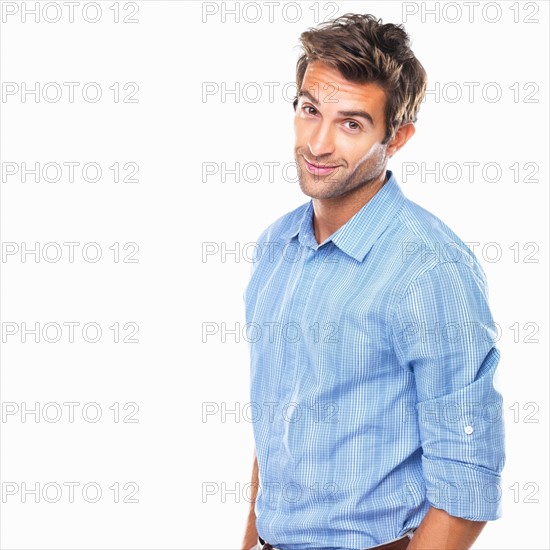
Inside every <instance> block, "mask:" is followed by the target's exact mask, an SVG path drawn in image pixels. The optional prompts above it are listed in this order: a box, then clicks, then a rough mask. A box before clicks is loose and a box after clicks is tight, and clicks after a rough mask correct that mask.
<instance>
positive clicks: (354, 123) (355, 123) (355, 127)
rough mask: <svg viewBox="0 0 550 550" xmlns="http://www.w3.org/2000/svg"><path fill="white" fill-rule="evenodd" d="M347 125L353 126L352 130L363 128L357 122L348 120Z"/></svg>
mask: <svg viewBox="0 0 550 550" xmlns="http://www.w3.org/2000/svg"><path fill="white" fill-rule="evenodd" d="M345 124H351V125H352V126H351V127H350V130H360V129H361V126H360V125H359V124H357V122H355V120H348V121H346V123H345Z"/></svg>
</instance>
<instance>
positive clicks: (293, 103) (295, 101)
mask: <svg viewBox="0 0 550 550" xmlns="http://www.w3.org/2000/svg"><path fill="white" fill-rule="evenodd" d="M292 105H293V106H294V110H296V105H298V98H297V97H295V98H294V101H293V102H292Z"/></svg>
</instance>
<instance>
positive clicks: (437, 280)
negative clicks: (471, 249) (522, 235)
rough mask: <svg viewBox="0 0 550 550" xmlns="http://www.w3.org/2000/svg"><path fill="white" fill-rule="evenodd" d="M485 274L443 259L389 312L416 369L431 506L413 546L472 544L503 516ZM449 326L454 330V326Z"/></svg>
mask: <svg viewBox="0 0 550 550" xmlns="http://www.w3.org/2000/svg"><path fill="white" fill-rule="evenodd" d="M494 325H495V323H494V322H493V319H492V316H491V313H490V310H489V307H488V303H487V293H486V287H485V283H484V280H483V278H482V277H481V276H480V275H478V274H476V273H475V272H474V267H473V266H470V265H469V264H467V263H465V262H441V263H438V264H436V265H435V266H433V267H431V268H430V269H429V270H427V271H425V272H424V273H423V274H422V275H420V276H419V277H417V278H416V280H415V281H414V282H413V283H412V284H411V285H410V286H409V288H408V290H407V292H406V293H405V294H404V296H403V297H402V299H401V301H400V303H399V305H398V307H397V309H396V313H395V316H394V319H393V328H394V338H393V343H394V346H395V348H394V349H395V350H396V353H397V355H398V358H399V361H400V363H401V365H402V366H403V368H406V369H407V370H408V371H409V372H411V373H412V374H413V376H414V381H415V387H416V405H415V408H416V413H417V414H416V418H417V421H418V430H419V436H420V444H421V447H422V459H421V460H422V472H423V477H424V486H421V485H420V486H418V487H411V489H413V490H414V491H415V492H416V498H418V497H419V496H421V495H422V493H424V494H425V497H426V499H427V500H428V502H429V504H430V506H431V508H430V509H429V512H428V514H427V515H426V517H425V519H424V520H423V521H422V523H421V524H420V526H419V528H418V530H417V532H416V534H415V536H414V538H413V541H414V544H413V543H412V542H411V545H410V548H411V549H412V550H420V549H422V550H424V549H428V548H429V549H430V550H432V549H433V550H435V549H437V550H442V549H450V548H452V549H453V550H454V549H463V548H469V547H470V545H471V544H472V543H473V541H474V540H475V538H476V537H477V536H478V534H479V533H480V532H481V530H482V528H483V526H484V524H485V522H486V521H492V520H495V519H497V518H499V517H500V514H501V511H500V495H501V493H502V492H501V488H500V482H501V480H500V472H501V471H502V468H503V465H504V461H505V453H504V425H503V419H502V414H501V411H502V396H501V395H500V393H499V392H498V391H497V390H496V389H495V387H494V385H493V376H494V373H495V369H496V367H497V364H498V362H499V358H500V353H499V351H498V349H497V348H496V347H495V345H494V342H495V331H494V330H493V329H492V327H494ZM449 328H452V329H453V330H452V332H448V329H449Z"/></svg>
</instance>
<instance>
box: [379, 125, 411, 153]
mask: <svg viewBox="0 0 550 550" xmlns="http://www.w3.org/2000/svg"><path fill="white" fill-rule="evenodd" d="M414 132H415V127H414V123H413V122H407V123H405V124H403V125H402V126H400V127H399V128H398V129H397V132H395V136H394V138H393V139H392V140H391V141H390V142H389V143H388V147H387V149H386V155H387V156H388V157H393V155H395V153H397V151H399V149H401V147H403V145H405V143H407V141H409V139H411V138H412V137H413V135H414Z"/></svg>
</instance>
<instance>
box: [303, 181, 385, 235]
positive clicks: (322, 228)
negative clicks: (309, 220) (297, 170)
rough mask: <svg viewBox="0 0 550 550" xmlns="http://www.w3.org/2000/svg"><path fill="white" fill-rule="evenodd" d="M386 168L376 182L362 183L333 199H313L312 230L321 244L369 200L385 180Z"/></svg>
mask: <svg viewBox="0 0 550 550" xmlns="http://www.w3.org/2000/svg"><path fill="white" fill-rule="evenodd" d="M387 179H388V178H387V175H386V170H384V173H383V176H382V177H381V178H380V179H379V180H378V181H376V182H372V183H370V184H368V185H364V186H363V187H361V188H359V189H358V190H357V191H356V192H354V193H351V194H349V195H344V196H342V197H335V198H333V199H313V230H314V232H315V240H316V241H317V242H318V243H319V244H321V243H322V242H324V241H325V240H326V239H327V238H328V237H330V236H331V235H332V234H333V233H334V232H335V231H336V230H337V229H339V228H340V227H342V225H344V224H345V223H346V222H347V221H348V220H350V219H351V218H352V217H353V216H354V215H355V214H357V212H359V210H361V208H363V206H365V204H367V202H369V201H370V200H371V199H372V197H374V195H376V193H378V191H379V190H380V189H381V188H382V186H383V185H384V184H385V183H386V181H387Z"/></svg>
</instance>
